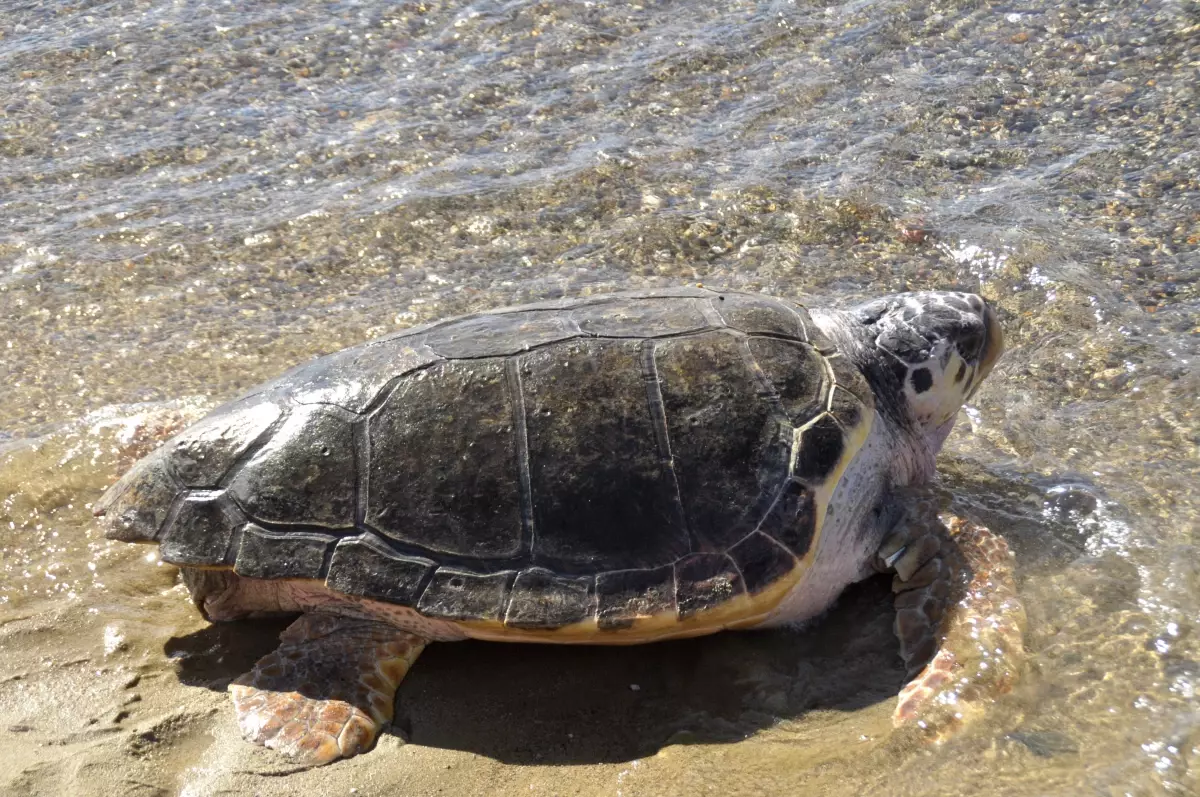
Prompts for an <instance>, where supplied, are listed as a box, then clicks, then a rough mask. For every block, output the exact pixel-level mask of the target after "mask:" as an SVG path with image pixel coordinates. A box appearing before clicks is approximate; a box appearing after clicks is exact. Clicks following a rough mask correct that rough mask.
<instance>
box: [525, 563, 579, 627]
mask: <svg viewBox="0 0 1200 797" xmlns="http://www.w3.org/2000/svg"><path fill="white" fill-rule="evenodd" d="M594 590H595V579H594V578H592V577H590V576H560V575H558V574H556V573H554V572H553V571H550V570H547V569H545V568H542V567H530V568H528V569H525V570H522V571H521V572H520V573H518V574H517V578H516V581H514V582H513V587H512V594H511V596H510V598H509V603H508V614H507V616H506V617H505V619H504V624H505V625H508V626H511V627H513V628H560V627H562V626H564V625H570V624H572V623H578V622H581V621H582V620H586V619H587V618H589V617H591V616H593V614H594V613H595V597H594Z"/></svg>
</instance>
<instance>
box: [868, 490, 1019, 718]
mask: <svg viewBox="0 0 1200 797" xmlns="http://www.w3.org/2000/svg"><path fill="white" fill-rule="evenodd" d="M943 520H944V523H943ZM880 559H881V560H882V563H884V564H886V565H888V566H889V567H890V569H893V570H894V571H895V573H896V576H895V579H894V580H893V583H892V590H893V592H895V593H896V626H895V627H896V635H897V637H898V638H899V640H900V654H901V657H902V658H903V659H904V662H905V666H906V668H907V670H908V675H909V677H910V679H911V680H910V681H909V682H908V684H906V685H905V687H904V689H903V690H901V692H900V697H899V702H898V704H897V706H896V711H895V714H893V717H892V719H893V722H894V724H895V725H897V726H901V725H908V724H912V725H913V726H915V727H917V728H919V729H920V730H921V731H922V732H923V734H924V735H926V736H929V737H930V738H932V739H935V740H942V739H945V738H946V737H947V736H949V735H950V734H951V733H953V732H954V731H955V730H957V729H958V728H960V727H962V726H963V725H964V724H965V723H967V722H969V721H970V720H971V719H972V718H973V716H974V715H975V714H977V713H979V712H980V711H981V710H982V709H983V708H985V707H986V706H987V705H988V704H989V703H990V702H992V701H994V700H995V698H997V697H998V696H1000V695H1002V694H1004V693H1006V692H1008V691H1010V690H1011V689H1012V686H1013V683H1014V682H1015V681H1016V679H1017V678H1018V676H1019V674H1020V670H1021V666H1022V663H1023V661H1024V654H1025V649H1024V638H1023V637H1024V632H1025V625H1026V619H1025V609H1024V607H1023V606H1022V605H1021V601H1020V599H1019V598H1018V597H1017V590H1016V581H1015V578H1014V568H1013V565H1014V559H1013V555H1012V553H1011V552H1010V551H1009V549H1008V545H1007V543H1005V541H1004V539H1003V538H1002V537H1000V536H998V535H996V534H993V533H992V532H991V531H989V530H988V529H986V528H984V527H982V526H979V525H976V524H974V523H970V522H968V521H966V520H963V519H962V518H958V517H946V518H944V519H940V518H938V517H937V516H936V513H935V512H934V511H933V510H931V509H930V507H929V506H927V505H926V506H922V507H921V508H920V509H918V510H917V511H914V512H913V513H912V514H910V517H909V520H908V522H906V523H905V524H904V527H903V528H902V529H900V530H899V531H898V532H897V534H896V535H894V536H893V537H891V538H889V539H888V540H887V541H886V542H885V543H884V545H883V547H882V548H881V549H880Z"/></svg>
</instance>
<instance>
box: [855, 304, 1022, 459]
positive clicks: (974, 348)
mask: <svg viewBox="0 0 1200 797" xmlns="http://www.w3.org/2000/svg"><path fill="white" fill-rule="evenodd" d="M849 314H850V316H851V317H852V318H853V319H854V322H856V323H857V324H859V325H861V330H860V336H861V337H860V338H859V339H860V340H864V338H865V340H864V342H865V343H867V345H868V349H869V348H871V347H873V348H874V352H868V354H873V355H874V357H875V358H876V368H875V369H869V370H876V371H878V370H880V369H882V370H886V371H887V372H889V375H890V377H891V378H890V379H887V380H886V386H885V385H881V384H878V382H879V381H880V380H879V379H878V378H876V379H872V381H873V382H876V384H875V385H874V386H875V390H876V395H882V394H884V393H886V392H892V393H893V395H892V396H890V397H889V396H883V397H884V398H885V400H886V398H895V399H899V401H898V402H897V403H898V404H899V405H900V407H898V408H897V409H900V410H901V413H902V416H903V419H904V420H906V421H907V422H908V423H909V424H914V425H915V426H916V427H917V429H918V430H919V431H920V433H921V435H922V436H923V437H925V438H926V440H928V441H929V443H930V444H931V448H932V450H933V452H935V453H936V451H937V450H938V449H939V448H941V445H942V442H943V441H944V440H945V439H946V436H947V435H948V434H949V433H950V429H951V427H952V426H953V425H954V418H955V417H956V416H957V415H958V410H959V409H960V408H961V407H962V405H963V404H964V403H965V402H966V401H967V400H968V399H969V398H970V397H971V395H972V394H973V393H974V392H975V390H976V389H977V388H978V387H979V385H980V383H981V382H982V381H983V379H984V377H986V376H987V375H988V373H989V372H990V371H991V370H992V366H993V365H995V363H996V360H997V359H999V357H1000V353H1001V352H1002V351H1003V350H1004V334H1003V333H1002V332H1001V330H1000V324H999V321H998V320H997V318H996V312H995V311H994V310H993V309H992V308H991V307H989V306H988V304H987V302H985V301H984V300H983V299H982V298H980V297H979V296H976V295H975V294H973V293H951V292H948V291H929V292H921V293H902V294H897V295H895V296H886V297H884V298H882V299H876V300H874V301H871V302H867V303H866V304H862V305H859V306H858V307H855V308H852V309H851V310H850V312H849ZM870 376H871V374H870V373H868V377H870ZM896 393H898V394H899V395H895V394H896Z"/></svg>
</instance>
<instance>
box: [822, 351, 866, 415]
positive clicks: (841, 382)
mask: <svg viewBox="0 0 1200 797" xmlns="http://www.w3.org/2000/svg"><path fill="white" fill-rule="evenodd" d="M826 362H827V363H828V364H829V368H830V370H831V371H833V378H834V381H836V382H837V384H838V387H840V388H842V389H843V390H845V391H847V392H849V393H850V394H851V395H852V396H854V397H855V398H856V399H858V401H859V403H860V404H862V405H863V406H864V407H874V406H875V394H874V393H873V392H871V385H870V383H869V382H867V378H866V377H865V376H863V374H862V371H860V370H858V369H857V368H856V367H854V364H853V363H852V362H850V361H849V360H848V359H846V358H845V357H843V356H842V355H840V354H838V355H835V356H833V357H829V358H827V360H826Z"/></svg>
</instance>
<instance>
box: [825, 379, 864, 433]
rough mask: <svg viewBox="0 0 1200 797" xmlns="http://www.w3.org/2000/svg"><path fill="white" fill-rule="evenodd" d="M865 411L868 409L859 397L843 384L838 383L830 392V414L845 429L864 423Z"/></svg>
mask: <svg viewBox="0 0 1200 797" xmlns="http://www.w3.org/2000/svg"><path fill="white" fill-rule="evenodd" d="M865 413H866V410H865V409H864V408H863V405H862V402H860V401H859V400H858V397H857V396H855V395H854V394H853V393H851V392H850V391H849V390H846V389H845V388H843V387H842V386H841V385H836V386H835V387H834V388H833V391H832V392H831V393H830V394H829V414H830V415H832V416H833V417H834V418H835V419H836V420H837V422H838V423H839V424H840V425H841V427H842V428H843V429H845V430H847V431H849V430H851V429H857V428H858V427H859V426H861V425H862V424H863V423H864V417H863V416H864V414H865Z"/></svg>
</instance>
